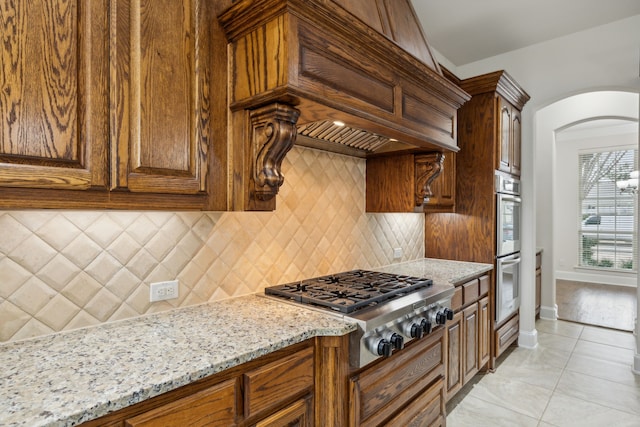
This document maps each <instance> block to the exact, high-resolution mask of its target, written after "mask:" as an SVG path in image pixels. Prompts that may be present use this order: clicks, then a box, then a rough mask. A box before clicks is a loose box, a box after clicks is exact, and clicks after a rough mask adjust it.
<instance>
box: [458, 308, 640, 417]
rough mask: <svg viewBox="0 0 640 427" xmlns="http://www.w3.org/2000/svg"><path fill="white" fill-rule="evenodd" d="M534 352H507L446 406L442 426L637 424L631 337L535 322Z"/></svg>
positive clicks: (637, 381)
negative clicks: (535, 342)
mask: <svg viewBox="0 0 640 427" xmlns="http://www.w3.org/2000/svg"><path fill="white" fill-rule="evenodd" d="M536 329H537V330H538V347H537V348H535V349H533V350H528V349H524V348H512V349H510V350H509V351H508V352H507V353H506V354H504V355H503V357H501V358H500V359H499V361H498V367H497V369H496V371H495V372H494V373H492V374H479V375H477V376H476V377H475V378H474V379H473V380H472V382H471V383H469V384H467V385H466V386H465V387H464V388H463V389H462V390H461V391H460V392H459V393H458V395H456V396H455V397H454V399H452V401H451V402H449V405H447V412H448V414H449V415H448V416H447V426H448V427H466V426H470V427H471V426H473V427H482V426H487V427H500V426H509V427H512V426H515V427H520V426H523V427H527V426H532V427H552V426H556V427H614V426H615V427H626V426H629V427H631V426H633V427H639V426H640V376H635V375H634V374H633V373H632V372H631V364H632V363H633V354H634V350H633V349H634V338H633V334H631V333H628V332H621V331H615V330H611V329H604V328H598V327H593V326H585V325H581V324H578V323H571V322H566V321H561V320H558V321H551V320H539V321H538V322H537V323H536Z"/></svg>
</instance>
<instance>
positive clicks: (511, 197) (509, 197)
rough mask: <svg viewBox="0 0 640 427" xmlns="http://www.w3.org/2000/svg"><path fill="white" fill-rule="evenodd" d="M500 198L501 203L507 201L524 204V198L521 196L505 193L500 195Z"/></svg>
mask: <svg viewBox="0 0 640 427" xmlns="http://www.w3.org/2000/svg"><path fill="white" fill-rule="evenodd" d="M499 196H500V200H501V201H505V200H506V201H510V202H516V203H522V198H521V197H520V196H514V195H511V194H504V193H499Z"/></svg>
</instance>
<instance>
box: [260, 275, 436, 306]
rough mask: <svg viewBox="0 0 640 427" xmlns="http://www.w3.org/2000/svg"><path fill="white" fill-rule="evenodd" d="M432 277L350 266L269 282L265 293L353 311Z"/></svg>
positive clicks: (427, 283) (398, 294)
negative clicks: (310, 276)
mask: <svg viewBox="0 0 640 427" xmlns="http://www.w3.org/2000/svg"><path fill="white" fill-rule="evenodd" d="M432 284H433V282H432V281H431V279H423V278H419V277H411V276H403V275H397V274H390V273H382V272H377V271H367V270H353V271H347V272H344V273H339V274H334V275H329V276H322V277H317V278H313V279H308V280H302V281H300V282H293V283H287V284H284V285H278V286H271V287H268V288H266V289H265V293H266V294H267V295H275V296H280V297H284V298H289V299H292V300H294V301H297V302H300V303H304V304H312V305H317V306H321V307H327V308H330V309H332V310H336V311H339V312H341V313H353V312H354V311H356V310H360V309H362V308H365V307H369V306H373V305H377V304H380V303H382V302H385V301H389V300H391V299H394V298H398V297H401V296H404V295H407V294H409V293H411V292H414V291H416V290H419V289H424V288H427V287H429V286H431V285H432Z"/></svg>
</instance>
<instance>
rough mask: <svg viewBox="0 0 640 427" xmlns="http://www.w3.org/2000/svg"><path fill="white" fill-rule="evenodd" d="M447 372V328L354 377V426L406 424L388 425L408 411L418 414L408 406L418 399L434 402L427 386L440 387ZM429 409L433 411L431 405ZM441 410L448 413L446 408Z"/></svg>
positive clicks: (352, 392)
mask: <svg viewBox="0 0 640 427" xmlns="http://www.w3.org/2000/svg"><path fill="white" fill-rule="evenodd" d="M443 375H444V353H443V330H442V329H440V330H437V331H434V332H432V333H431V334H430V335H428V336H427V337H424V338H422V339H420V340H418V341H414V342H412V343H411V344H410V345H408V346H407V347H406V348H405V349H404V350H401V352H400V353H398V354H395V355H394V356H393V357H392V358H390V359H388V360H385V361H384V363H380V364H375V365H373V366H371V367H370V368H368V369H365V370H364V371H363V372H361V373H359V374H357V375H356V376H354V377H352V378H351V379H350V382H349V385H350V404H351V411H352V412H351V425H354V426H362V427H364V426H378V425H402V424H393V423H388V424H387V420H388V419H390V418H392V417H393V416H395V414H397V413H399V412H404V411H406V410H408V411H409V412H410V413H413V414H414V416H418V415H419V414H418V413H417V412H415V411H414V410H409V409H408V407H409V406H408V405H411V402H414V401H415V400H416V399H423V398H424V399H425V400H426V401H429V402H430V401H432V400H433V399H429V398H428V397H425V396H423V393H424V391H425V390H427V388H430V389H431V390H436V389H437V388H438V386H437V385H436V387H435V388H433V387H432V386H433V385H434V384H437V381H439V380H440V379H442V378H443ZM428 393H429V392H428V391H427V394H428ZM427 403H428V402H427ZM425 410H426V411H427V412H430V410H429V409H428V408H425ZM439 413H440V414H443V413H444V412H443V408H441V411H440V412H439Z"/></svg>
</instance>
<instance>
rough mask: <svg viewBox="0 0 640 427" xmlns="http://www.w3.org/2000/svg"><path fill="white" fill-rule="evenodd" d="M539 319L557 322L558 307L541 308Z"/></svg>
mask: <svg viewBox="0 0 640 427" xmlns="http://www.w3.org/2000/svg"><path fill="white" fill-rule="evenodd" d="M540 318H541V319H546V320H557V319H558V306H557V305H556V304H554V305H553V307H548V306H544V305H543V306H541V307H540Z"/></svg>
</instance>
